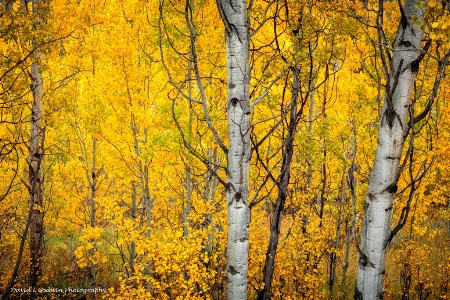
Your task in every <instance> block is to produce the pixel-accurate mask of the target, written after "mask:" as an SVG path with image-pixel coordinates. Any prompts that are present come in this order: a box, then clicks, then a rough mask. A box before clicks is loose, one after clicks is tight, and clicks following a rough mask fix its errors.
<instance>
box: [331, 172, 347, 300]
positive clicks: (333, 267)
mask: <svg viewBox="0 0 450 300" xmlns="http://www.w3.org/2000/svg"><path fill="white" fill-rule="evenodd" d="M344 185H345V175H343V176H342V180H341V188H340V200H339V214H338V219H337V224H336V236H335V238H334V246H333V247H334V249H339V242H340V234H341V226H342V215H343V210H344V205H345V187H344ZM336 262H337V253H336V250H333V252H331V258H330V282H329V286H330V298H331V299H333V287H334V283H335V280H336Z"/></svg>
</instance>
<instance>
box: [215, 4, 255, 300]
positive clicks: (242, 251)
mask: <svg viewBox="0 0 450 300" xmlns="http://www.w3.org/2000/svg"><path fill="white" fill-rule="evenodd" d="M216 2H217V6H218V9H219V13H220V16H221V18H222V21H223V23H224V25H225V30H226V56H227V77H228V104H227V116H228V139H229V143H228V144H229V148H228V153H227V183H226V199H227V213H228V244H227V267H226V280H227V299H236V300H238V299H247V281H248V247H249V244H248V235H249V234H248V227H249V223H250V209H249V207H248V178H249V167H250V155H251V152H250V113H251V111H250V99H249V82H250V66H249V62H248V60H249V39H250V34H249V24H248V20H247V1H245V0H236V1H224V0H216Z"/></svg>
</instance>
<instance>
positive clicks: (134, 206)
mask: <svg viewBox="0 0 450 300" xmlns="http://www.w3.org/2000/svg"><path fill="white" fill-rule="evenodd" d="M136 198H137V188H136V184H135V183H134V182H133V194H132V195H131V219H132V220H133V224H135V222H136V217H137V215H136V214H137V204H136ZM135 259H136V243H135V242H134V241H131V245H130V263H129V265H130V270H131V276H134V275H135V270H134V260H135Z"/></svg>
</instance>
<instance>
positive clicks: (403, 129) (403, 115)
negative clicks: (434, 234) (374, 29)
mask: <svg viewBox="0 0 450 300" xmlns="http://www.w3.org/2000/svg"><path fill="white" fill-rule="evenodd" d="M417 2H418V1H417V0H405V4H404V7H403V12H402V19H401V22H400V25H399V29H398V32H397V38H396V41H395V48H396V51H395V52H394V55H393V57H392V61H391V70H390V76H389V81H388V82H387V87H386V96H385V103H384V106H383V109H382V111H383V113H382V115H381V119H380V127H379V136H378V146H377V152H376V157H375V161H374V165H373V169H372V171H371V174H370V181H369V187H368V190H367V196H366V201H365V212H364V223H363V229H362V238H361V251H362V253H361V255H360V259H359V264H358V280H357V284H356V288H355V299H364V300H368V299H382V297H383V293H384V288H383V276H384V273H385V259H386V251H387V246H388V245H387V240H388V238H389V236H390V233H391V229H390V226H391V219H392V207H393V201H394V196H395V192H396V191H397V181H398V176H399V162H400V158H401V155H402V149H403V145H404V141H405V137H406V135H407V132H408V123H407V117H408V107H409V105H410V96H411V91H412V87H413V84H414V81H415V77H416V73H417V69H418V64H419V61H417V58H418V56H419V52H418V51H416V49H421V42H422V37H423V32H422V30H421V29H420V28H417V27H414V25H413V24H414V21H413V20H412V17H413V16H414V15H415V16H417V17H418V18H419V19H420V18H421V17H422V16H423V10H422V9H420V8H417V7H416V4H417ZM381 3H382V2H381Z"/></svg>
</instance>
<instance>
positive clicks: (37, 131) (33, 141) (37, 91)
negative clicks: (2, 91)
mask: <svg viewBox="0 0 450 300" xmlns="http://www.w3.org/2000/svg"><path fill="white" fill-rule="evenodd" d="M33 11H35V4H34V3H33ZM33 43H35V42H33ZM39 55H40V54H37V56H38V57H39ZM37 60H38V58H36V61H35V62H33V64H32V65H31V80H32V82H31V91H32V93H33V104H32V112H31V129H30V144H29V145H30V155H29V158H28V163H29V175H28V181H29V187H30V202H31V210H32V211H31V222H30V277H29V286H30V287H31V288H32V289H33V288H34V287H36V285H37V283H38V280H39V278H40V276H41V275H42V268H41V262H42V261H41V260H42V244H43V234H44V232H43V230H44V228H43V225H44V224H43V223H44V211H43V209H44V208H43V204H44V203H43V192H42V181H43V178H42V173H41V171H40V169H41V164H42V160H43V157H44V149H43V140H44V128H43V127H42V117H43V112H42V110H43V107H42V106H43V105H42V95H43V84H42V76H41V73H40V72H39V64H38V62H37Z"/></svg>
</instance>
